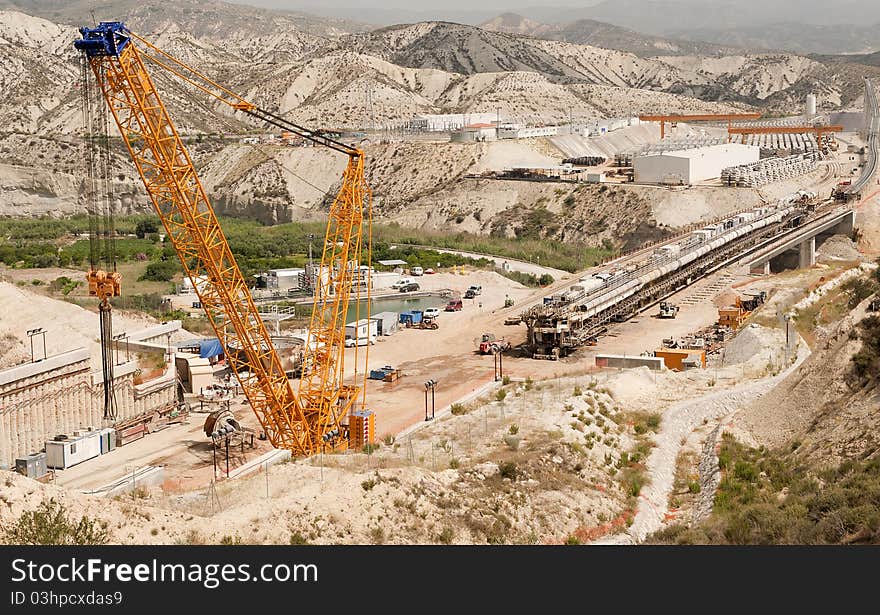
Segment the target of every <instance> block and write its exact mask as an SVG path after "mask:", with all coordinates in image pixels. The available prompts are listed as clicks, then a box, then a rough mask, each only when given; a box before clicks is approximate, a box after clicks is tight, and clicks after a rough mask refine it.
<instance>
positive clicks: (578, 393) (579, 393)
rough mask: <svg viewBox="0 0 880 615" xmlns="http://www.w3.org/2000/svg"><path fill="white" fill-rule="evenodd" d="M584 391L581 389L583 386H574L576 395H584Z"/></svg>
mask: <svg viewBox="0 0 880 615" xmlns="http://www.w3.org/2000/svg"><path fill="white" fill-rule="evenodd" d="M583 393H584V392H583V391H582V390H581V388H580V387H579V386H577V385H575V387H574V396H575V397H580V396H581V395H583Z"/></svg>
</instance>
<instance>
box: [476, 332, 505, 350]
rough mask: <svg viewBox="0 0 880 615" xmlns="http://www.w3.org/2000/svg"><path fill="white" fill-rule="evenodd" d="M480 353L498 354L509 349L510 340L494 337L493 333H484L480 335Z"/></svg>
mask: <svg viewBox="0 0 880 615" xmlns="http://www.w3.org/2000/svg"><path fill="white" fill-rule="evenodd" d="M479 348H480V354H498V353H499V352H504V351H505V350H510V342H509V341H507V340H506V339H504V338H503V337H502V338H497V337H495V334H494V333H484V334H483V335H482V336H481V337H480V344H479Z"/></svg>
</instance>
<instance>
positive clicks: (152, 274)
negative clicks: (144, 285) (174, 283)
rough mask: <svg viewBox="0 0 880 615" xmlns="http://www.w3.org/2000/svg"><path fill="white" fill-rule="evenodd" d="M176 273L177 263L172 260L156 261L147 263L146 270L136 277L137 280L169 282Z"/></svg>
mask: <svg viewBox="0 0 880 615" xmlns="http://www.w3.org/2000/svg"><path fill="white" fill-rule="evenodd" d="M175 273H177V263H175V262H174V261H170V260H168V261H157V262H155V263H150V264H149V265H147V268H146V270H144V272H143V273H142V274H141V276H140V277H139V278H138V281H139V282H143V281H148V282H170V281H171V278H173V277H174V274H175Z"/></svg>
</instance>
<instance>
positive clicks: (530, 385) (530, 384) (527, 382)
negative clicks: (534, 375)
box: [525, 376, 534, 391]
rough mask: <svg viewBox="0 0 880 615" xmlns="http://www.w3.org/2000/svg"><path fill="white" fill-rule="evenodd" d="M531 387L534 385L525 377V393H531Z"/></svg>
mask: <svg viewBox="0 0 880 615" xmlns="http://www.w3.org/2000/svg"><path fill="white" fill-rule="evenodd" d="M533 385H534V383H533V382H532V379H531V378H529V377H528V376H526V382H525V387H526V391H531V390H532V386H533Z"/></svg>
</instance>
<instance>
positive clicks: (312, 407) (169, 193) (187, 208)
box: [76, 22, 370, 455]
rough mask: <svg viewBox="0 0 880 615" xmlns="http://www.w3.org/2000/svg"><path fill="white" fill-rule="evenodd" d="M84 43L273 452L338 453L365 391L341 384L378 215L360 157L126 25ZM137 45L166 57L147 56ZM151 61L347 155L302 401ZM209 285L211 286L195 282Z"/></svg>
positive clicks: (87, 31)
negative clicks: (367, 235)
mask: <svg viewBox="0 0 880 615" xmlns="http://www.w3.org/2000/svg"><path fill="white" fill-rule="evenodd" d="M80 32H81V34H82V39H80V40H78V41H76V47H77V48H78V49H80V50H81V51H82V52H83V53H84V54H85V55H86V57H87V58H88V61H89V64H90V66H91V69H92V71H93V72H94V74H95V77H96V80H97V82H98V83H99V84H100V87H101V90H102V92H103V95H104V98H105V99H106V101H107V103H108V106H109V108H110V111H111V113H112V115H113V118H114V119H115V121H116V124H117V125H118V127H119V131H120V133H121V135H122V138H123V140H124V141H125V144H126V146H127V147H128V151H129V153H130V154H131V157H132V160H133V161H134V164H135V167H136V168H137V170H138V173H139V174H140V176H141V179H142V180H143V183H144V187H145V188H146V190H147V193H148V194H149V196H150V199H151V200H152V202H153V205H154V207H155V209H156V212H157V213H158V215H159V218H160V219H161V221H162V224H163V225H164V227H165V230H166V231H167V234H168V237H169V239H170V240H171V242H172V244H173V245H174V248H175V250H176V251H177V254H178V256H179V258H180V261H181V263H182V265H183V268H184V270H185V272H186V275H188V276H189V277H190V279H191V280H192V281H193V286H194V288H195V290H196V293H197V295H198V297H199V299H200V301H201V304H202V307H203V308H204V310H205V313H206V315H207V317H208V319H209V321H210V323H211V325H212V327H213V328H214V331H215V332H216V333H217V336H218V338H219V340H220V342H221V343H222V345H223V348H224V351H225V355H226V357H227V361H228V362H229V366H230V368H231V369H232V370H233V371H234V372H235V373H239V374H241V373H242V372H243V371H244V370H247V371H248V372H249V374H248V375H240V380H241V383H242V388H243V390H244V393H245V395H246V396H247V398H248V401H249V402H250V404H251V406H252V407H253V410H254V412H255V414H256V416H257V418H258V420H259V422H260V424H261V425H262V427H263V429H264V430H265V432H266V435H267V437H268V438H269V440H270V442H272V444H273V445H274V446H276V447H278V448H286V449H289V450H291V451H292V452H293V453H294V454H297V455H311V454H313V453H315V452H317V451H318V450H320V448H321V447H322V446H323V445H324V444H326V443H327V442H328V441H332V442H331V444H332V443H334V442H336V441H337V438H339V436H341V435H342V434H343V425H342V423H341V420H342V419H343V418H344V417H345V416H346V415H347V413H348V411H349V410H350V409H351V407H352V405H353V403H354V401H355V399H356V397H357V396H358V393H359V392H360V391H362V390H363V387H361V386H358V385H348V386H346V385H345V384H344V382H343V380H344V362H343V360H342V357H343V353H342V349H343V340H342V333H341V332H342V330H343V328H344V324H345V323H344V315H345V312H346V310H347V309H348V301H349V298H350V296H351V294H352V292H351V291H352V274H353V271H357V272H358V273H359V267H360V262H361V260H360V257H361V247H362V241H361V231H362V225H363V222H364V212H365V210H366V211H367V214H368V215H369V211H370V192H369V188H368V187H367V186H366V182H365V180H364V163H363V153H362V152H361V151H360V150H358V149H355V148H351V147H349V146H347V145H344V144H342V143H338V142H336V141H333V140H331V139H327V138H326V137H323V136H322V135H319V134H317V133H314V132H312V131H309V130H308V129H305V128H302V127H298V126H295V125H292V124H289V123H287V122H286V120H284V119H283V118H280V117H278V116H276V115H274V114H272V113H270V112H266V111H263V110H260V109H258V108H257V107H256V106H255V105H253V104H251V103H248V102H247V101H244V100H243V99H241V98H240V97H238V96H237V95H235V94H233V93H232V92H229V91H228V90H226V89H225V88H222V87H221V86H219V85H217V84H215V83H213V82H212V81H210V80H209V79H207V78H206V77H204V76H203V75H201V74H200V73H198V72H197V71H195V70H194V69H192V68H190V67H188V66H186V65H185V64H183V63H182V62H180V61H178V60H176V59H174V58H172V57H171V56H170V55H168V54H167V53H165V52H162V51H161V50H158V49H157V48H155V47H154V46H152V45H150V44H149V43H146V41H144V40H143V39H142V38H140V37H138V36H137V35H135V34H134V33H132V32H130V31H129V30H128V29H127V28H126V27H125V25H124V24H123V23H122V22H102V23H101V24H99V25H98V26H97V27H95V28H82V29H80ZM135 39H136V40H138V41H140V42H143V43H144V44H145V46H146V47H147V48H148V49H150V50H153V51H155V52H158V53H159V54H160V55H161V56H162V58H161V59H160V58H157V57H153V56H150V55H148V54H147V53H146V52H141V51H139V49H138V48H137V47H136V46H135V44H134V40H135ZM145 56H146V57H147V58H148V59H149V60H152V61H154V62H156V63H157V64H158V65H160V66H162V67H164V68H168V69H169V70H171V71H172V72H173V73H174V74H176V75H178V76H179V77H181V78H183V79H184V80H186V81H187V82H189V83H191V84H193V85H196V86H197V87H199V88H200V89H202V90H203V91H205V92H207V93H209V94H211V95H212V96H215V97H216V98H218V99H219V100H221V101H223V102H225V103H226V104H229V105H230V106H232V107H233V108H235V109H238V110H241V111H245V112H247V113H249V114H251V115H253V116H255V117H258V118H260V119H263V120H264V121H268V122H270V123H274V124H277V125H282V124H284V125H285V127H286V129H288V130H290V129H291V126H295V128H294V130H295V131H296V132H297V133H298V134H301V136H304V137H305V138H310V139H311V140H313V141H316V142H319V143H321V144H322V145H326V146H328V147H333V148H334V149H337V150H338V151H342V152H344V153H346V154H348V155H349V164H348V167H347V169H346V171H345V175H344V177H343V185H342V190H341V191H340V193H339V195H338V196H337V197H336V200H335V201H334V204H333V207H332V208H331V211H330V223H329V224H328V228H327V239H326V241H325V245H324V259H323V260H322V265H321V269H320V270H319V274H318V276H317V278H318V290H317V291H316V293H315V305H314V309H313V313H312V323H311V324H312V328H311V333H312V334H313V336H314V337H315V342H314V343H309V342H307V343H306V348H307V356H306V360H305V365H307V366H309V367H310V373H309V375H308V376H307V377H304V378H303V380H302V381H301V383H300V391H299V392H300V395H299V396H298V395H297V394H295V393H294V390H293V387H292V385H291V383H290V381H289V380H288V379H287V376H286V374H285V372H284V368H283V367H282V364H281V361H280V360H279V357H278V355H277V354H276V352H275V349H274V347H273V344H272V340H271V338H270V336H269V334H268V332H267V330H266V327H265V325H264V323H263V321H262V320H261V319H260V317H259V315H258V313H257V309H256V306H255V305H254V302H253V298H252V297H251V294H250V292H249V290H248V287H247V285H246V283H245V280H244V277H243V275H242V273H241V270H240V269H239V267H238V265H237V264H236V261H235V257H234V256H233V254H232V252H231V250H230V248H229V244H228V242H227V241H226V237H225V236H224V234H223V231H222V229H221V228H220V224H219V222H218V220H217V216H216V215H215V213H214V210H213V208H212V206H211V203H210V201H209V200H208V197H207V194H206V192H205V189H204V187H203V186H202V183H201V182H200V180H199V178H198V175H197V174H196V170H195V167H194V166H193V162H192V159H191V158H190V155H189V153H188V152H187V150H186V147H185V146H184V143H183V141H182V140H181V138H180V135H179V133H178V131H177V129H176V128H175V126H174V123H173V122H172V120H171V117H170V115H169V113H168V110H167V109H166V107H165V105H164V104H163V102H162V99H161V97H160V96H159V93H158V91H157V90H156V87H155V85H154V83H153V80H152V79H151V77H150V74H149V72H148V71H147V68H146V65H145V62H144V57H145ZM168 62H171V63H173V64H175V65H176V66H177V69H174V68H172V67H170V66H168ZM267 118H268V119H267ZM354 275H358V274H357V273H355V274H354ZM201 276H204V277H203V279H206V280H207V283H201V282H200V283H198V284H197V283H195V282H196V280H198V279H199V278H200V277H201ZM368 286H369V285H368ZM355 294H356V295H359V291H357V292H356V293H355ZM365 371H366V370H365Z"/></svg>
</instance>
